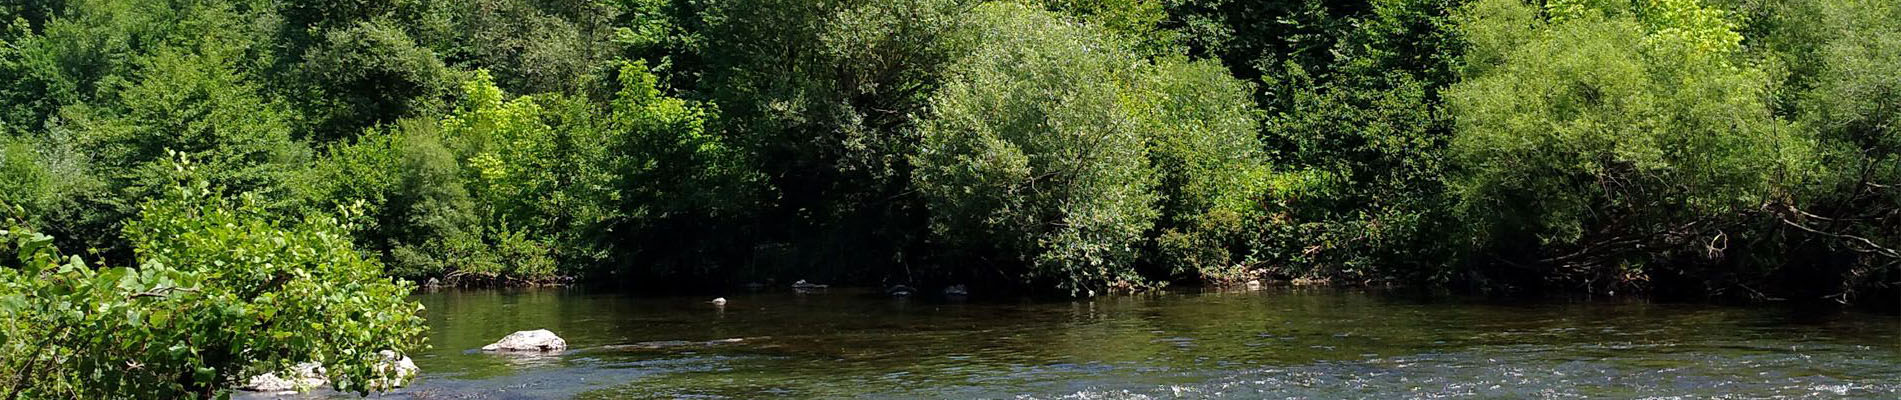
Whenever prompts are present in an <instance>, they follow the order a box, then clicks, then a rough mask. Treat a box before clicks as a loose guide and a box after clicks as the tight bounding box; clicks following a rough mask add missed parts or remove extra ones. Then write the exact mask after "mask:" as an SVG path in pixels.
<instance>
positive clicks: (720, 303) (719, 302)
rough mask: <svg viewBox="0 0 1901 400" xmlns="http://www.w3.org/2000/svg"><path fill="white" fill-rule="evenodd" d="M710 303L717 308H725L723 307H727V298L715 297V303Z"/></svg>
mask: <svg viewBox="0 0 1901 400" xmlns="http://www.w3.org/2000/svg"><path fill="white" fill-rule="evenodd" d="M708 303H713V305H716V306H723V305H726V298H725V297H715V298H713V301H709V302H708Z"/></svg>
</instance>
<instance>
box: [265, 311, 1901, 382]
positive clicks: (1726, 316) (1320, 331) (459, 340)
mask: <svg viewBox="0 0 1901 400" xmlns="http://www.w3.org/2000/svg"><path fill="white" fill-rule="evenodd" d="M726 298H727V299H728V300H729V301H730V302H729V303H728V304H727V305H725V306H724V307H717V306H714V305H712V304H708V303H706V300H707V298H683V297H675V298H642V297H632V296H624V295H616V294H600V293H588V292H584V291H578V290H563V289H550V290H516V291H446V292H437V293H427V294H421V295H418V300H420V301H421V302H422V303H423V304H424V305H425V306H427V307H428V308H427V311H426V313H427V317H428V319H429V325H430V327H431V330H430V341H429V343H430V344H431V345H432V346H433V348H431V349H429V350H427V351H425V352H422V353H421V354H416V355H415V359H416V363H417V364H418V365H419V366H421V368H422V370H423V374H422V377H421V380H420V381H418V382H416V383H415V384H414V385H412V386H411V387H409V388H405V389H402V390H399V391H397V392H395V393H392V394H389V395H388V396H392V397H407V398H455V399H461V398H494V399H533V398H589V399H593V398H598V399H614V398H742V399H743V398H905V399H908V398H1036V399H1044V398H1086V399H1097V398H1105V399H1123V398H1137V399H1139V398H1244V399H1252V398H1324V399H1330V398H1376V399H1390V398H1871V399H1894V398H1901V318H1898V317H1895V316H1889V315H1873V314H1863V313H1855V312H1840V311H1809V310H1801V309H1794V308H1788V307H1774V306H1768V307H1763V306H1756V307H1735V306H1712V305H1683V304H1652V303H1647V302H1642V301H1632V300H1618V301H1561V302H1537V303H1535V304H1523V302H1522V301H1518V302H1515V303H1518V304H1509V303H1505V302H1494V301H1487V300H1474V299H1464V298H1456V297H1446V296H1411V295H1392V294H1379V293H1368V292H1363V291H1354V290H1334V289H1313V290H1292V289H1270V290H1264V291H1256V292H1193V293H1173V294H1157V295H1143V296H1112V297H1101V298H1095V299H1078V300H1042V301H1030V300H1025V301H1009V302H994V301H971V302H959V301H950V300H947V299H942V298H937V297H936V296H918V297H914V298H908V299H891V298H886V297H883V296H878V295H875V294H873V293H870V292H864V291H852V290H839V289H834V290H830V291H826V292H820V293H810V294H797V293H792V292H789V291H773V292H765V293H752V294H734V295H728V296H726ZM541 328H545V329H549V330H552V331H554V332H555V333H557V334H559V335H561V336H562V337H564V338H566V339H567V341H568V343H569V345H570V346H571V349H570V350H568V351H565V352H561V353H559V354H551V355H536V356H524V355H501V354H492V353H484V352H480V351H477V350H475V349H477V348H479V347H481V346H482V345H484V344H487V343H490V342H493V341H494V340H496V339H497V338H500V337H502V336H505V335H507V334H508V333H510V332H513V331H516V330H528V329H541ZM331 395H334V394H331ZM293 397H326V395H325V394H322V393H317V394H311V395H306V396H293ZM352 397H353V396H352Z"/></svg>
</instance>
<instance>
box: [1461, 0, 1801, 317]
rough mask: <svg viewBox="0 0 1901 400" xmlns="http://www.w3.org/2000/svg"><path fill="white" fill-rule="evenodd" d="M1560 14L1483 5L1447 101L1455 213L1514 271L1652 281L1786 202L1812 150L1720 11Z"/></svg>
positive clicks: (1559, 8)
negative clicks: (1779, 110)
mask: <svg viewBox="0 0 1901 400" xmlns="http://www.w3.org/2000/svg"><path fill="white" fill-rule="evenodd" d="M1619 4H1621V3H1619ZM1548 15H1549V19H1548V20H1547V19H1546V17H1544V16H1539V15H1538V13H1537V11H1536V10H1533V9H1531V8H1530V7H1529V6H1526V5H1523V4H1520V3H1518V2H1516V1H1510V0H1488V1H1479V2H1477V3H1475V4H1473V5H1472V7H1471V8H1469V9H1468V10H1466V12H1465V13H1464V15H1463V16H1462V17H1461V18H1463V20H1462V23H1463V25H1462V29H1463V33H1464V34H1465V35H1466V37H1468V38H1469V39H1470V40H1471V41H1472V43H1473V48H1472V51H1471V52H1470V53H1469V54H1468V57H1467V62H1466V64H1465V70H1464V71H1462V73H1463V74H1464V75H1465V80H1464V81H1463V82H1461V83H1459V84H1457V85H1454V86H1453V87H1452V88H1451V89H1449V90H1448V91H1447V93H1446V97H1447V100H1446V101H1447V103H1448V105H1449V106H1450V108H1451V111H1452V115H1453V116H1454V118H1455V120H1456V124H1457V129H1458V132H1457V136H1456V137H1455V138H1454V139H1453V141H1452V144H1451V157H1450V158H1451V160H1452V161H1453V162H1454V163H1455V164H1457V165H1459V166H1460V171H1461V173H1459V174H1456V175H1455V177H1454V179H1453V185H1452V186H1453V190H1454V193H1455V195H1456V196H1457V197H1458V200H1457V201H1458V210H1457V212H1458V213H1459V215H1460V217H1461V218H1462V219H1463V220H1465V221H1468V223H1469V224H1470V229H1471V232H1472V234H1473V235H1474V236H1473V239H1474V240H1476V241H1478V243H1481V244H1482V245H1481V249H1483V250H1482V251H1483V252H1485V253H1486V254H1491V255H1494V256H1495V257H1497V260H1499V261H1500V262H1502V263H1505V264H1508V265H1509V264H1519V265H1533V266H1535V268H1534V270H1535V271H1538V272H1537V273H1536V274H1535V275H1534V276H1536V277H1539V278H1548V279H1553V280H1558V281H1561V282H1564V283H1566V284H1577V285H1590V286H1592V287H1594V288H1604V287H1617V286H1621V285H1626V284H1634V285H1641V284H1642V283H1643V281H1645V280H1647V279H1648V276H1649V273H1648V271H1646V269H1645V267H1646V266H1648V265H1650V264H1651V263H1650V261H1654V260H1661V259H1667V258H1669V257H1671V256H1673V255H1674V254H1702V253H1704V251H1703V249H1702V248H1701V247H1693V246H1695V244H1704V243H1711V242H1713V241H1717V240H1718V239H1717V237H1718V235H1721V234H1722V232H1721V230H1720V229H1721V228H1722V227H1723V226H1725V224H1726V221H1734V220H1735V219H1736V218H1738V216H1740V215H1741V214H1742V213H1744V212H1747V211H1749V210H1752V209H1754V208H1756V207H1757V206H1758V205H1760V204H1762V203H1763V202H1765V201H1767V200H1770V199H1771V198H1773V197H1775V196H1777V195H1778V187H1779V184H1780V183H1783V182H1784V181H1783V178H1782V177H1784V176H1786V175H1787V174H1788V172H1789V171H1790V170H1791V169H1792V168H1799V167H1800V165H1801V164H1802V163H1804V162H1805V161H1804V160H1805V159H1806V157H1808V155H1809V153H1810V152H1811V151H1812V147H1813V144H1812V143H1811V142H1810V141H1809V140H1808V138H1806V137H1804V136H1802V135H1799V134H1796V132H1795V131H1794V130H1793V129H1790V127H1789V125H1788V124H1787V123H1785V122H1783V121H1780V120H1778V119H1776V118H1775V117H1774V116H1773V115H1772V114H1771V113H1770V108H1769V106H1768V104H1767V103H1766V100H1765V99H1766V96H1765V93H1766V91H1767V90H1768V89H1769V86H1768V81H1767V78H1768V76H1767V75H1766V74H1765V73H1764V72H1763V71H1761V70H1759V69H1756V68H1753V67H1751V66H1749V65H1747V64H1743V63H1740V62H1738V61H1736V57H1737V51H1738V48H1739V47H1738V40H1740V38H1739V37H1738V36H1736V34H1735V33H1734V32H1733V31H1732V30H1731V29H1732V28H1731V27H1730V25H1729V24H1728V23H1727V22H1725V21H1724V20H1723V19H1722V18H1721V13H1720V11H1716V10H1713V9H1708V8H1701V7H1700V6H1698V5H1696V4H1695V3H1694V2H1692V1H1687V0H1683V1H1678V0H1659V1H1646V2H1639V4H1638V6H1637V7H1627V6H1623V5H1603V6H1599V5H1594V4H1584V3H1576V2H1558V3H1553V4H1551V5H1549V6H1548ZM1488 261H1489V260H1488Z"/></svg>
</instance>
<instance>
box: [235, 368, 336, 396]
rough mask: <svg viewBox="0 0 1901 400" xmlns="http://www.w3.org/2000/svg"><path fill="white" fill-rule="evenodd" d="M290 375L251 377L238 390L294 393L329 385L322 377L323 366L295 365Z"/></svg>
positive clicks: (275, 374)
mask: <svg viewBox="0 0 1901 400" xmlns="http://www.w3.org/2000/svg"><path fill="white" fill-rule="evenodd" d="M291 373H292V374H293V376H291V377H290V378H289V379H286V378H282V377H278V376H277V373H274V372H273V373H265V374H263V375H258V376H253V377H251V380H249V381H245V383H244V386H240V387H238V389H242V390H249V391H253V392H295V391H300V390H309V389H313V388H317V387H322V386H323V385H326V384H329V383H330V380H329V379H324V377H323V375H324V369H323V364H318V363H315V362H307V363H302V364H297V366H296V367H294V368H291Z"/></svg>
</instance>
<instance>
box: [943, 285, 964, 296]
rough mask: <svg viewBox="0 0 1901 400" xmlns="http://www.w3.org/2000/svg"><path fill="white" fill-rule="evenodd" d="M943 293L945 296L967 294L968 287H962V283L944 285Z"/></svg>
mask: <svg viewBox="0 0 1901 400" xmlns="http://www.w3.org/2000/svg"><path fill="white" fill-rule="evenodd" d="M944 295H945V296H969V295H970V289H966V288H964V285H950V286H946V287H944Z"/></svg>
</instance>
